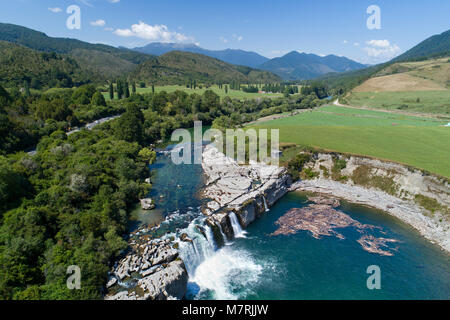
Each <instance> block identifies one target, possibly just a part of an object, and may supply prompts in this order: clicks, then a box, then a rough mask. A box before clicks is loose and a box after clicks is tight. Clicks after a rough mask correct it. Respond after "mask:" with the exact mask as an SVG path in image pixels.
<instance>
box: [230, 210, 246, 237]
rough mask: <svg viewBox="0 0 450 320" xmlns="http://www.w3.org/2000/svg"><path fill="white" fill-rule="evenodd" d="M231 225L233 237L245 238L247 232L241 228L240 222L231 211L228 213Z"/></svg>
mask: <svg viewBox="0 0 450 320" xmlns="http://www.w3.org/2000/svg"><path fill="white" fill-rule="evenodd" d="M229 217H230V221H231V226H232V227H233V231H234V237H235V238H245V235H246V234H247V233H246V232H245V231H244V230H242V227H241V224H240V223H239V220H238V218H237V216H236V213H234V212H233V211H232V212H231V213H230V214H229Z"/></svg>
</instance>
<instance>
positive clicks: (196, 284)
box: [179, 213, 263, 300]
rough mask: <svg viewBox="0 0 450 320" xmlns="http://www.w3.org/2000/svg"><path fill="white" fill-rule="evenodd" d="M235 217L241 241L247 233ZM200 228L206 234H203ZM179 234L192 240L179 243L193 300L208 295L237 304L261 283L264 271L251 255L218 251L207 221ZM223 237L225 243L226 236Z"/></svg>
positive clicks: (200, 219)
mask: <svg viewBox="0 0 450 320" xmlns="http://www.w3.org/2000/svg"><path fill="white" fill-rule="evenodd" d="M233 215H234V217H233V216H230V218H231V221H234V222H232V223H233V230H234V232H235V234H237V235H241V237H242V236H244V235H245V231H243V230H242V228H241V226H240V224H239V222H238V221H237V217H236V215H235V214H234V213H233ZM199 228H201V229H200V230H204V234H203V232H201V231H200V230H199ZM219 228H220V226H219ZM180 232H181V234H182V233H186V234H187V235H188V237H189V238H190V239H191V240H192V242H183V241H179V252H180V257H181V259H182V260H183V261H184V264H185V265H186V269H187V272H188V274H189V284H190V285H189V287H190V288H194V289H195V290H193V292H190V295H191V296H190V298H193V299H196V298H199V297H201V296H202V295H203V296H204V295H207V296H209V297H211V296H212V297H213V298H214V299H226V300H235V299H240V298H244V297H245V296H246V295H247V294H249V293H250V289H249V287H251V284H252V283H256V282H257V281H258V279H259V276H260V274H261V273H262V269H263V268H262V266H260V265H258V264H257V263H255V261H254V260H253V259H252V257H251V256H250V254H249V253H247V252H246V251H243V250H235V249H232V248H231V247H229V246H226V247H224V248H222V249H219V250H218V249H217V246H216V244H215V242H214V238H213V233H212V230H211V228H210V227H209V226H207V225H206V224H205V223H204V218H197V219H195V220H194V221H192V223H191V224H190V225H189V226H188V227H187V228H186V229H184V230H182V231H180ZM221 232H222V230H221ZM222 235H223V237H224V239H225V241H226V236H225V234H224V233H223V232H222ZM205 236H206V237H205ZM188 297H189V293H188Z"/></svg>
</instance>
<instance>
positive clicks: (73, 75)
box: [0, 23, 281, 87]
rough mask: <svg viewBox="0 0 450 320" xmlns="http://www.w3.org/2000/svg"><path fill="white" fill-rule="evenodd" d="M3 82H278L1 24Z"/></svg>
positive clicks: (213, 64)
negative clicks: (129, 80) (125, 80)
mask: <svg viewBox="0 0 450 320" xmlns="http://www.w3.org/2000/svg"><path fill="white" fill-rule="evenodd" d="M0 62H1V64H0V75H2V78H1V79H0V82H1V83H3V84H5V85H7V86H11V85H18V84H19V85H22V84H23V83H24V81H27V82H29V83H31V82H33V83H37V86H38V87H41V86H43V87H48V86H72V85H79V84H83V83H86V82H97V83H104V82H105V81H107V80H111V79H115V78H121V77H127V78H131V79H139V80H143V81H146V82H147V83H154V84H175V83H176V84H185V83H186V81H189V80H197V82H205V83H211V84H212V83H223V82H227V83H231V82H232V81H237V82H241V83H256V82H270V83H272V82H280V81H281V79H280V78H279V77H278V76H276V75H275V74H272V73H270V72H268V71H262V70H255V69H253V68H250V67H247V66H237V65H233V64H230V63H226V62H223V61H221V60H218V59H215V58H212V57H209V56H206V55H202V54H195V53H190V52H180V51H176V52H173V51H171V52H168V53H165V54H164V55H162V56H155V55H149V54H145V53H140V52H136V51H132V50H130V49H126V48H116V47H112V46H108V45H103V44H91V43H87V42H83V41H80V40H76V39H69V38H53V37H49V36H47V35H46V34H45V33H42V32H39V31H35V30H32V29H29V28H25V27H22V26H18V25H13V24H3V23H0Z"/></svg>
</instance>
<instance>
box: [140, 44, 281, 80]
mask: <svg viewBox="0 0 450 320" xmlns="http://www.w3.org/2000/svg"><path fill="white" fill-rule="evenodd" d="M131 78H133V79H135V80H144V81H152V82H154V83H155V84H159V85H165V84H181V85H183V84H185V83H186V81H188V80H189V79H195V80H197V81H200V82H203V83H206V82H209V83H218V82H222V83H231V82H232V81H237V82H240V83H269V82H279V81H281V79H280V78H279V77H278V76H276V75H274V74H272V73H270V72H268V71H261V70H256V69H252V68H250V67H244V66H235V65H232V64H228V63H225V62H223V61H220V60H217V59H214V58H211V57H208V56H205V55H201V54H195V53H190V52H180V51H172V52H169V53H166V54H164V55H162V56H160V57H158V58H153V59H150V60H148V61H146V62H144V63H142V64H141V65H139V67H138V68H137V69H136V70H135V71H134V72H132V74H131Z"/></svg>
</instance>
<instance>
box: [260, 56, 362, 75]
mask: <svg viewBox="0 0 450 320" xmlns="http://www.w3.org/2000/svg"><path fill="white" fill-rule="evenodd" d="M366 67H367V65H364V64H361V63H358V62H355V61H353V60H350V59H348V58H345V57H338V56H335V55H328V56H325V57H321V56H318V55H315V54H308V53H299V52H297V51H292V52H290V53H288V54H286V55H284V56H283V57H280V58H275V59H272V60H269V61H267V62H265V63H264V64H262V65H261V66H259V68H260V69H263V70H268V71H271V72H273V73H275V74H277V75H279V76H280V77H281V78H283V79H284V80H304V79H306V80H308V79H314V78H317V77H318V76H321V75H324V74H327V73H334V72H346V71H353V70H359V69H364V68H366Z"/></svg>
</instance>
